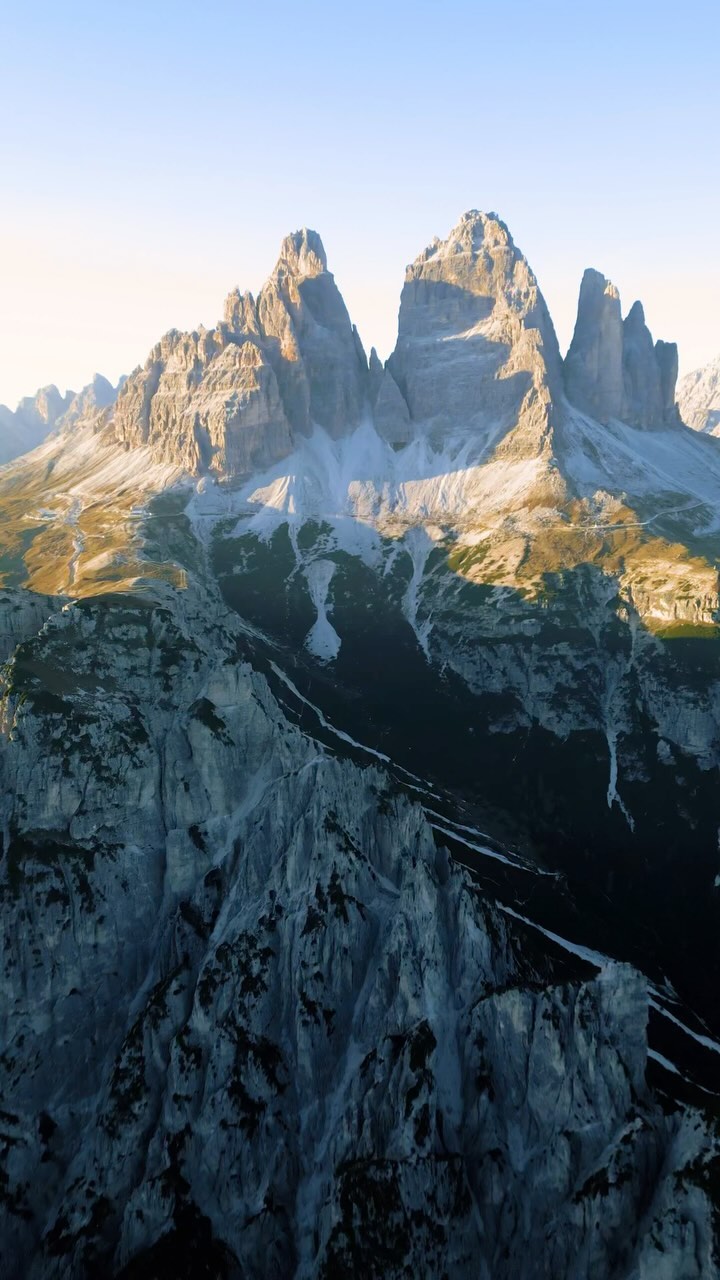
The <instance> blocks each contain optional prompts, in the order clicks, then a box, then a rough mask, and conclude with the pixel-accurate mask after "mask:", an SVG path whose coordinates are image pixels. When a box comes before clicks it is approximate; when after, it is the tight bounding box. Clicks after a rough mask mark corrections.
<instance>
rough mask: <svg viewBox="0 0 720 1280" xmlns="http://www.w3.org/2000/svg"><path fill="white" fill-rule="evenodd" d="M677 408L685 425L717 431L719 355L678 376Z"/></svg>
mask: <svg viewBox="0 0 720 1280" xmlns="http://www.w3.org/2000/svg"><path fill="white" fill-rule="evenodd" d="M678 408H679V410H680V414H681V417H682V419H683V422H687V424H688V426H689V427H694V428H695V430H696V431H705V432H707V434H708V435H712V436H716V435H720V356H718V357H717V358H716V359H715V360H712V361H711V362H710V364H708V365H706V366H705V368H703V369H695V370H694V372H693V373H688V374H686V376H685V377H684V378H682V379H681V380H680V384H679V386H678Z"/></svg>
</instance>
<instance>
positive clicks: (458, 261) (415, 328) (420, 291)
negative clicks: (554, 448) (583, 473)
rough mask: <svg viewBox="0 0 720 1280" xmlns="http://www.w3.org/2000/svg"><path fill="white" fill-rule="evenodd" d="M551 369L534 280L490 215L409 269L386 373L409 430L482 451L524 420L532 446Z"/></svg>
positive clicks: (554, 369)
mask: <svg viewBox="0 0 720 1280" xmlns="http://www.w3.org/2000/svg"><path fill="white" fill-rule="evenodd" d="M559 365H560V358H559V352H558V348H557V340H556V337H555V332H554V329H553V326H552V322H551V320H550V317H549V315H548V311H547V308H546V306H545V302H544V299H543V297H542V295H541V293H540V291H539V289H538V285H537V281H536V279H535V277H534V275H533V273H532V271H531V270H530V268H529V266H528V264H527V262H526V260H525V258H524V257H523V256H522V254H521V253H520V252H519V250H518V249H517V248H516V246H515V245H514V243H513V240H512V237H511V236H510V233H509V231H508V229H507V227H506V226H505V224H504V223H503V222H501V221H500V220H499V218H497V217H496V215H494V214H483V213H478V212H477V211H476V210H472V211H470V212H469V213H467V214H465V215H464V217H463V218H461V220H460V222H459V223H458V225H457V226H456V227H455V228H454V229H453V231H451V233H450V235H449V236H448V238H447V239H446V240H438V239H436V240H434V241H433V242H432V244H431V245H430V246H429V247H428V248H427V249H426V250H425V252H424V253H422V254H420V256H419V257H418V258H417V259H416V260H415V262H414V263H413V264H412V265H411V266H409V267H408V269H407V272H406V276H405V284H404V287H403V291H402V295H401V300H400V317H399V328H398V340H397V345H396V347H395V350H394V352H393V354H392V356H391V357H390V359H389V361H388V370H389V371H390V373H391V374H392V377H393V379H394V381H395V382H396V383H397V386H398V388H399V390H400V392H401V394H402V397H403V400H404V402H405V404H406V405H407V407H408V410H409V414H410V418H411V420H412V422H413V429H414V431H415V432H416V433H417V432H418V431H424V432H426V433H427V434H429V435H430V436H431V438H432V439H433V441H434V442H435V443H437V444H438V445H441V444H442V443H443V441H445V440H447V439H448V438H449V437H452V436H453V435H457V434H458V432H461V433H462V434H464V435H465V437H466V438H469V439H471V440H473V441H474V442H475V443H476V444H477V445H478V446H479V447H481V448H482V447H483V446H490V445H492V444H494V443H496V442H497V441H498V440H500V439H501V438H502V437H503V436H504V435H505V434H506V433H507V432H508V431H510V430H511V429H512V428H514V427H516V426H518V424H521V423H522V424H524V426H525V428H526V431H527V434H528V435H529V436H531V437H532V438H533V439H534V442H535V446H536V447H537V445H538V441H539V440H540V439H541V437H542V434H543V430H547V427H548V423H549V418H550V402H551V398H552V388H553V387H554V386H555V384H556V381H557V377H558V373H559ZM395 401H396V403H398V402H397V398H396V397H395ZM398 408H399V409H401V406H400V405H399V404H398ZM385 430H386V433H387V432H388V427H386V428H385ZM400 430H402V427H401V428H400Z"/></svg>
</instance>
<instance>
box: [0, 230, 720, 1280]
mask: <svg viewBox="0 0 720 1280" xmlns="http://www.w3.org/2000/svg"><path fill="white" fill-rule="evenodd" d="M676 377H677V353H676V351H675V349H674V347H673V346H672V344H669V343H666V342H657V343H655V342H653V339H652V338H651V336H650V332H649V330H648V328H647V325H646V322H645V316H644V313H643V311H642V307H641V306H640V305H639V304H635V305H634V306H633V307H632V308H631V309H630V311H629V312H628V314H627V316H626V317H625V319H623V316H622V311H621V304H620V299H619V295H618V291H617V289H616V288H615V287H614V286H613V285H612V284H611V283H610V282H609V281H607V280H605V278H604V277H603V276H602V275H601V274H600V273H598V272H596V271H588V272H587V273H586V275H585V278H584V280H583V284H582V288H581V293H580V306H579V312H578V322H577V326H576V330H575V335H574V338H573V343H572V345H571V348H570V351H569V352H568V355H567V357H566V359H565V360H564V361H563V359H562V358H561V354H560V351H559V349H558V345H557V340H556V337H555V333H554V329H553V326H552V322H551V320H550V317H549V314H548V311H547V308H546V306H545V303H544V300H543V298H542V295H541V294H540V292H539V289H538V286H537V282H536V280H535V278H534V276H533V274H532V272H531V270H530V268H529V266H528V264H527V262H526V261H525V259H524V258H523V257H522V255H521V254H520V252H519V251H518V250H517V248H516V247H515V245H514V244H513V242H512V239H511V237H510V235H509V232H508V230H507V228H506V227H505V226H504V225H503V224H502V223H501V222H500V221H499V219H497V218H496V217H495V216H494V215H484V214H479V213H475V212H472V213H469V214H467V215H465V216H464V217H463V218H462V219H461V221H460V222H459V224H458V226H457V227H456V228H455V229H454V230H453V231H452V232H451V234H450V236H449V237H448V238H447V239H446V240H444V241H434V242H433V243H432V244H431V245H430V246H429V247H428V249H427V250H425V252H424V253H422V254H421V255H420V257H419V258H418V259H417V260H416V261H415V262H414V263H413V264H412V266H410V267H409V268H408V271H407V274H406V281H405V285H404V288H403V293H402V299H401V306H400V316H399V333H398V342H397V346H396V348H395V351H394V353H393V355H392V356H391V358H390V360H389V361H388V362H387V364H386V365H384V366H383V365H382V364H381V363H380V361H379V360H378V359H377V356H376V355H375V353H374V352H372V353H371V355H370V358H369V360H368V359H366V356H365V353H364V350H363V347H362V344H361V342H360V339H359V337H358V334H357V331H356V330H355V328H354V327H353V325H352V323H351V320H350V317H349V316H348V313H347V310H346V308H345V305H344V303H343V300H342V297H341V295H340V293H339V291H338V289H337V286H336V284H335V282H334V279H333V277H332V275H331V274H330V272H329V271H328V269H327V260H326V256H325V251H324V248H323V246H322V243H321V241H320V239H319V237H318V236H317V235H316V234H315V233H314V232H309V231H303V232H299V233H296V234H295V235H293V236H290V237H288V238H287V239H286V240H285V242H284V243H283V246H282V250H281V254H280V258H279V260H278V263H277V265H276V268H275V270H274V272H273V274H272V275H271V277H270V279H269V281H268V283H267V284H266V285H265V286H264V287H263V289H262V290H261V292H260V294H259V296H258V298H257V299H254V298H252V297H251V296H250V295H248V294H241V293H240V292H239V291H234V292H233V293H231V294H230V296H229V298H228V300H227V302H226V306H225V312H224V318H223V320H222V321H221V323H220V324H219V325H218V326H217V327H216V328H215V329H213V330H198V331H197V332H194V333H192V334H184V335H183V334H178V333H174V332H173V333H171V334H168V335H166V337H165V338H164V339H162V341H161V342H160V343H159V344H158V345H157V347H156V348H154V350H153V352H152V353H151V355H150V357H149V359H148V361H147V363H146V365H145V367H144V368H143V369H140V370H137V371H135V372H134V373H133V374H131V375H130V377H129V378H128V379H127V380H125V381H124V382H123V383H122V384H121V385H120V387H119V389H118V390H117V391H115V390H113V389H112V388H109V389H108V384H104V382H102V381H100V380H97V379H96V382H95V383H94V384H93V386H92V387H91V388H89V389H86V393H83V394H82V395H81V396H80V397H78V398H76V400H73V401H72V402H68V404H65V402H64V401H62V404H61V403H60V401H58V402H57V403H56V402H55V400H54V399H53V397H52V396H46V397H45V399H44V400H43V401H42V403H41V404H40V407H39V408H36V409H35V408H34V409H32V413H36V412H37V413H40V416H41V417H42V414H44V413H45V410H46V409H47V414H46V416H45V417H44V418H43V419H42V420H43V421H44V422H45V423H46V425H47V422H48V420H49V417H51V416H52V414H55V417H54V418H53V424H56V432H55V434H51V435H50V436H48V438H47V439H46V440H45V441H44V443H42V444H41V445H40V447H39V448H37V449H36V450H35V451H34V452H32V453H30V454H27V455H25V456H22V457H20V458H18V459H17V460H15V461H13V462H11V463H10V464H9V465H8V466H6V467H4V468H2V469H0V513H1V515H2V525H1V527H0V552H1V554H2V558H1V559H0V570H1V571H2V573H3V586H2V592H1V594H0V606H1V611H0V635H1V636H2V643H3V648H4V656H5V657H6V665H5V667H4V675H3V681H4V695H3V701H2V723H3V738H2V757H1V759H2V764H1V767H2V770H3V784H4V785H3V851H2V860H1V861H0V871H1V875H2V881H1V886H0V894H1V899H0V902H1V909H2V913H3V928H2V948H3V953H2V975H3V983H2V994H1V996H0V1028H1V1032H0V1050H1V1051H2V1055H1V1056H0V1074H1V1076H2V1083H1V1086H0V1095H1V1098H0V1106H1V1107H2V1111H1V1112H0V1139H1V1140H2V1157H1V1158H0V1212H1V1213H2V1225H1V1226H0V1257H1V1258H2V1263H3V1274H7V1275H8V1276H10V1277H18V1278H20V1277H26V1276H30V1277H43V1280H44V1278H45V1277H58V1278H59V1277H63V1278H64V1277H78V1278H80V1277H86V1276H87V1277H94V1276H124V1277H150V1276H155V1275H163V1274H174V1275H177V1276H195V1275H197V1274H208V1275H214V1276H223V1277H224V1276H227V1277H239V1276H244V1277H258V1278H260V1277H262V1278H265V1277H287V1276H291V1275H294V1276H297V1277H314V1276H325V1277H334V1276H338V1275H357V1276H363V1277H365V1276H378V1277H379V1276H383V1277H395V1276H397V1277H400V1276H404V1275H408V1274H412V1275H427V1276H429V1277H430V1276H431V1277H434V1276H438V1277H440V1276H443V1275H448V1276H452V1277H456V1276H457V1277H461V1276H468V1277H470V1276H472V1277H478V1276H480V1277H483V1276H486V1277H488V1278H489V1277H493V1280H496V1278H497V1277H507V1278H508V1280H510V1278H511V1277H517V1276H519V1275H522V1276H524V1277H532V1276H537V1277H540V1276H548V1275H551V1276H553V1277H568V1278H569V1277H573V1280H575V1277H578V1278H582V1277H588V1278H589V1277H593V1278H596V1277H606V1276H607V1277H610V1276H619V1275H622V1276H627V1277H628V1278H630V1277H633V1278H635V1277H643V1278H645V1277H646V1278H647V1280H650V1277H652V1278H653V1280H654V1278H655V1277H660V1280H663V1278H665V1277H666V1278H667V1280H678V1278H679V1277H688V1278H690V1277H711V1276H715V1275H716V1274H717V1273H718V1239H717V1225H718V1217H717V1215H718V1208H719V1207H720V1201H719V1199H718V1194H719V1193H718V1186H719V1184H718V1170H720V1143H719V1140H718V1129H717V1114H718V1101H719V1098H720V1085H718V1071H717V1064H718V1056H717V1055H718V1053H720V1044H718V1042H717V1040H716V1037H717V1036H719V1035H720V1025H718V1024H720V1018H719V1017H718V1014H717V1009H716V997H715V993H716V990H717V979H718V948H717V927H718V919H717V914H718V905H717V893H718V890H717V888H716V884H715V880H716V877H717V876H718V873H719V872H720V867H719V866H718V852H717V848H718V846H717V832H718V828H719V826H720V814H718V802H717V767H718V761H719V759H720V683H719V680H718V672H719V671H720V668H719V667H718V657H719V656H720V644H719V639H720V637H719V636H718V619H719V613H718V555H719V553H720V527H719V526H718V519H719V516H718V513H719V512H720V441H718V440H715V439H713V438H712V437H711V436H710V435H709V433H708V432H705V433H701V432H699V431H693V430H690V429H689V428H688V427H686V426H685V425H684V424H683V422H682V419H681V416H680V413H679V412H678V409H677V407H676V402H675V380H676ZM703 394H704V393H703ZM707 399H708V397H707V396H705V401H707ZM705 401H704V403H705ZM41 410H42V413H41V412H40V411H41ZM24 412H25V413H26V414H31V409H30V408H29V407H26V410H25V411H24ZM28 420H29V419H28ZM32 421H33V422H35V418H33V419H32ZM16 425H17V423H15V424H14V426H16ZM696 425H697V424H696ZM38 430H40V428H39V427H38Z"/></svg>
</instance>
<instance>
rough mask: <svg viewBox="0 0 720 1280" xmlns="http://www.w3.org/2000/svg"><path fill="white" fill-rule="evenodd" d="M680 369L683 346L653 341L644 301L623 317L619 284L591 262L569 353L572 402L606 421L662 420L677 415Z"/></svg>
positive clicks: (644, 423) (637, 423)
mask: <svg viewBox="0 0 720 1280" xmlns="http://www.w3.org/2000/svg"><path fill="white" fill-rule="evenodd" d="M677 375H678V364H677V347H676V346H675V344H674V343H668V342H656V343H654V344H653V340H652V335H651V333H650V330H649V329H648V327H647V325H646V323H645V313H644V311H643V308H642V305H641V303H639V302H635V303H634V304H633V306H632V307H631V309H630V311H629V312H628V314H627V316H626V318H625V320H624V321H623V319H622V313H621V310H620V294H619V293H618V291H617V289H616V288H615V285H613V284H611V283H610V281H609V280H606V279H605V277H604V276H602V275H601V274H600V272H599V271H595V270H593V269H592V268H588V270H587V271H586V272H585V274H584V276H583V279H582V284H581V286H580V299H579V302H578V314H577V321H576V323H575V332H574V334H573V339H572V342H571V344H570V350H569V351H568V353H567V356H566V359H565V386H566V390H567V395H568V399H569V400H570V401H571V402H572V404H574V405H577V407H578V408H579V409H582V410H583V412H585V413H588V414H589V415H590V416H591V417H593V418H597V419H598V421H600V422H607V421H608V419H610V418H620V419H622V420H623V421H624V422H629V423H630V424H631V425H632V426H637V427H652V426H662V425H663V424H666V423H668V422H673V421H675V420H676V416H677V415H676V411H675V383H676V382H677Z"/></svg>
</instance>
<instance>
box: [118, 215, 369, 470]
mask: <svg viewBox="0 0 720 1280" xmlns="http://www.w3.org/2000/svg"><path fill="white" fill-rule="evenodd" d="M367 395H368V385H367V362H366V359H365V354H364V352H363V349H362V345H361V343H360V340H359V338H358V335H357V331H356V330H355V328H354V326H353V325H352V324H351V322H350V318H349V316H348V313H347V309H346V307H345V304H344V302H343V300H342V297H341V296H340V293H339V291H338V288H337V286H336V284H335V281H334V279H333V276H332V275H331V273H330V272H329V271H328V270H327V262H326V258H325V250H324V249H323V246H322V242H321V240H320V237H319V236H318V235H317V233H316V232H314V231H307V230H303V231H299V232H296V233H295V234H294V235H292V236H288V237H287V238H286V239H285V240H284V241H283V244H282V247H281V251H280V257H279V259H278V262H277V265H276V267H275V270H274V271H273V273H272V275H271V276H270V279H269V280H268V281H267V283H266V284H265V285H264V286H263V288H262V289H261V291H260V293H259V295H258V298H257V300H255V299H254V298H253V297H252V295H251V294H249V293H241V292H240V291H239V290H234V291H233V292H232V293H231V294H230V295H229V297H228V298H227V300H226V303H225V309H224V317H223V320H222V321H221V322H220V324H219V325H218V326H217V328H216V329H213V330H209V331H208V330H205V329H199V330H197V331H196V332H193V333H190V334H180V333H177V332H175V331H173V332H171V333H169V334H167V335H166V337H165V338H163V340H162V341H161V342H160V343H159V344H158V345H157V347H155V348H154V350H153V351H152V352H151V354H150V357H149V359H148V361H147V363H146V365H145V367H144V369H142V370H139V371H137V372H136V373H134V374H133V375H131V377H130V378H129V379H128V381H127V383H126V384H125V386H124V387H123V388H122V391H121V393H120V395H119V397H118V403H117V407H116V409H115V411H114V412H113V413H112V414H111V415H110V416H109V418H108V425H109V430H110V431H111V432H112V433H114V435H115V437H116V438H117V439H118V440H119V441H121V442H122V443H123V444H125V445H127V446H129V447H133V446H134V445H137V444H148V445H149V446H150V447H151V449H152V451H153V454H154V456H156V457H157V458H158V459H159V460H161V461H163V462H171V463H176V464H178V465H180V466H182V467H184V468H185V469H186V470H187V471H189V472H190V473H191V474H201V473H203V472H204V471H209V472H210V473H214V474H216V475H218V476H221V477H223V478H225V479H230V480H233V479H236V478H237V477H239V476H244V475H247V474H249V473H250V472H252V471H254V470H257V469H258V468H261V467H265V466H268V465H269V464H270V463H272V462H276V461H278V460H279V459H281V458H283V457H284V456H285V455H286V454H287V453H289V452H290V450H291V448H292V446H293V443H294V441H296V440H297V439H298V437H302V436H307V435H310V434H311V433H312V430H313V428H314V426H315V425H318V426H321V427H323V428H324V429H325V430H326V431H327V432H328V433H329V434H330V435H331V436H338V435H341V434H343V433H346V432H348V431H350V430H352V429H353V428H354V427H355V426H356V425H357V424H358V422H359V421H360V418H361V416H362V413H363V411H364V408H365V406H366V403H367Z"/></svg>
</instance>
